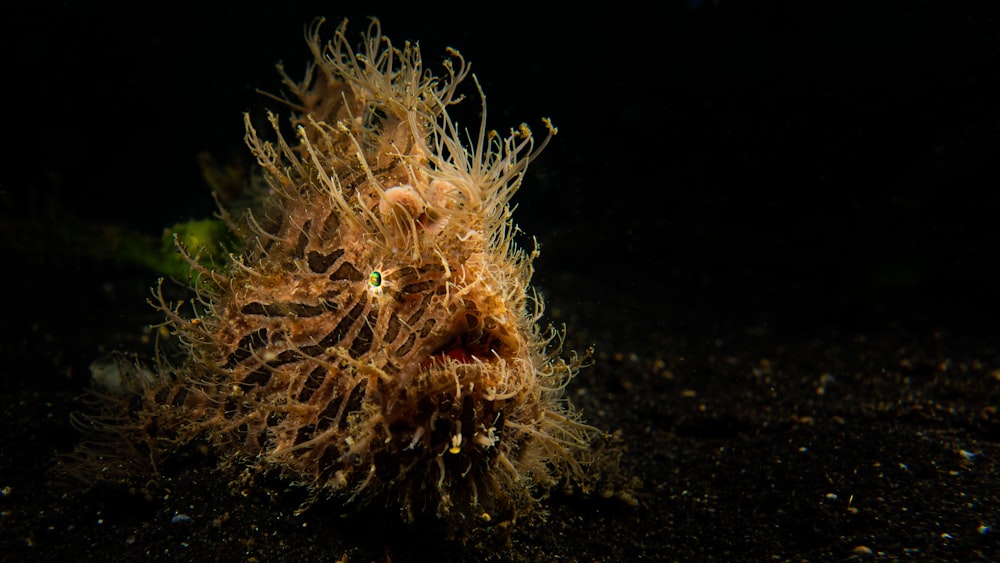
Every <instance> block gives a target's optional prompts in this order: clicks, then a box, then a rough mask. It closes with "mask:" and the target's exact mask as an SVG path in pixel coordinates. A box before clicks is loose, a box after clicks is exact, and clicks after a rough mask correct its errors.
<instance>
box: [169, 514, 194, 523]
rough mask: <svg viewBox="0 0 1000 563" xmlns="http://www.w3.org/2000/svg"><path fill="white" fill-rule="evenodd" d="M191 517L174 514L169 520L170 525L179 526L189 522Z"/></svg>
mask: <svg viewBox="0 0 1000 563" xmlns="http://www.w3.org/2000/svg"><path fill="white" fill-rule="evenodd" d="M190 521H191V517H190V516H188V515H187V514H174V517H173V518H171V519H170V523H171V524H179V523H183V522H190Z"/></svg>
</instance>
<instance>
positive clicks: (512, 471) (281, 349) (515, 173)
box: [71, 21, 598, 525]
mask: <svg viewBox="0 0 1000 563" xmlns="http://www.w3.org/2000/svg"><path fill="white" fill-rule="evenodd" d="M320 23H321V22H317V23H316V24H315V25H314V26H312V27H311V28H310V29H309V31H308V33H307V40H308V44H309V47H310V49H311V50H312V53H313V55H314V57H315V61H314V63H313V64H312V65H311V66H310V67H309V69H308V71H307V73H306V77H305V79H304V80H303V81H301V82H295V81H292V80H290V79H289V78H288V76H287V75H284V72H283V71H282V74H283V75H284V81H285V84H286V85H287V87H288V89H289V90H290V94H291V95H290V97H289V99H288V101H287V102H288V105H289V106H290V107H291V109H292V112H293V115H292V116H291V120H290V127H289V126H287V125H286V124H284V123H282V122H281V120H280V119H279V118H278V117H277V116H276V115H274V114H271V115H269V121H270V124H271V126H272V127H270V128H269V129H271V130H269V131H267V132H266V133H264V132H259V131H258V130H257V129H255V127H254V125H253V124H252V122H251V120H250V117H249V116H247V117H246V131H247V133H246V141H247V144H248V145H249V147H250V149H251V151H252V152H253V154H254V156H255V157H256V160H257V163H258V164H259V167H260V170H261V174H260V178H259V179H262V181H259V182H258V183H259V184H260V186H258V187H259V188H260V189H259V190H258V191H259V192H260V194H259V196H258V197H257V198H256V200H255V202H254V204H253V205H251V206H250V207H249V210H247V211H246V212H244V213H242V214H241V215H240V216H236V215H235V213H228V212H224V213H223V214H224V217H225V218H226V219H227V221H228V222H229V225H230V228H231V229H232V230H233V232H234V233H235V235H236V236H237V238H238V239H239V241H240V244H239V247H240V249H241V250H240V251H239V253H238V254H236V255H234V256H232V258H231V260H230V261H229V263H227V264H225V265H223V266H220V267H212V268H209V267H206V266H204V265H202V263H200V262H199V261H198V260H196V258H195V257H191V265H192V268H194V269H195V270H196V271H197V276H196V277H197V279H196V281H195V282H193V283H192V285H193V287H192V289H193V290H195V292H196V294H197V297H196V298H195V299H192V300H191V302H192V305H191V306H187V305H180V304H171V303H168V302H167V300H166V299H165V298H163V297H162V292H161V291H160V290H159V289H156V290H154V297H155V298H154V304H156V305H157V306H158V307H160V308H161V309H162V311H163V312H164V313H165V315H166V319H167V320H166V324H165V326H166V327H167V328H168V329H170V331H171V332H172V333H173V334H174V335H176V336H177V337H178V338H179V341H180V342H181V343H183V345H184V346H183V350H184V353H183V358H182V359H181V360H179V361H174V362H173V363H171V364H168V362H166V361H160V362H158V363H157V366H158V368H157V369H155V370H150V369H149V368H138V367H136V368H134V369H132V370H131V373H128V372H129V370H127V369H125V370H123V372H122V374H121V377H122V378H124V381H123V382H122V384H121V385H120V386H119V391H121V390H122V389H124V391H122V392H121V393H119V394H118V395H117V396H116V397H110V398H109V400H108V401H107V403H108V405H109V407H108V409H109V410H108V411H107V412H108V413H111V414H105V415H104V416H101V417H87V418H81V419H80V420H81V421H82V423H83V424H84V425H85V426H87V427H89V429H90V430H91V431H94V432H96V433H98V434H103V435H105V436H113V439H108V440H105V441H103V442H102V441H100V440H93V441H90V442H88V444H86V445H83V446H81V447H80V448H78V449H77V451H76V452H75V453H74V454H73V455H72V456H71V457H73V458H75V459H76V460H77V462H78V463H79V464H81V465H82V466H87V467H89V468H91V469H92V473H93V475H94V476H95V478H97V477H96V476H97V475H100V476H102V477H103V478H112V479H119V478H120V479H132V478H135V477H136V476H139V475H146V474H155V473H156V470H157V464H158V462H159V460H162V459H164V458H166V457H168V456H169V455H170V454H171V453H173V452H175V451H177V449H178V448H180V447H181V446H183V445H185V444H188V443H190V442H192V441H195V440H202V441H204V442H205V443H207V444H208V445H209V446H210V447H211V448H212V449H213V450H214V451H216V452H217V453H218V454H219V459H220V465H221V466H222V467H224V468H229V469H235V470H236V471H237V472H239V473H241V474H255V473H272V474H274V473H276V474H279V475H280V476H282V477H284V478H287V479H288V480H291V481H293V482H295V483H297V484H301V485H303V486H305V487H307V488H308V490H309V491H310V492H311V493H313V494H312V495H311V498H317V497H320V496H328V497H333V498H337V499H340V500H341V501H343V502H345V503H347V502H354V503H356V504H362V503H364V502H366V501H370V500H371V499H375V498H382V499H385V500H386V502H387V503H389V504H390V505H394V506H396V507H397V508H398V509H399V510H400V513H401V514H402V515H403V518H404V519H406V520H415V519H419V518H423V517H425V516H427V515H430V516H432V517H434V518H439V519H443V520H445V521H448V522H454V523H456V525H461V524H462V523H468V522H473V521H476V520H490V521H492V523H493V524H494V525H496V524H497V523H498V522H513V521H514V520H516V519H517V518H519V517H521V516H525V515H529V514H531V513H532V512H533V511H534V510H535V507H536V505H537V503H538V501H537V500H536V499H537V498H538V497H539V496H541V493H544V492H545V491H546V490H547V489H549V488H550V487H552V486H553V485H555V484H556V483H558V482H561V481H580V480H583V479H584V476H585V473H586V465H587V464H588V462H589V461H590V454H589V451H590V445H591V442H592V441H593V440H594V439H595V437H596V436H597V435H598V432H597V431H596V430H595V429H594V428H593V427H590V426H588V425H586V424H584V423H583V422H582V421H580V419H579V417H578V415H577V414H576V413H575V412H574V411H573V409H572V407H571V406H570V405H569V404H568V403H567V402H566V401H565V399H564V398H563V397H562V395H563V389H564V388H565V386H566V384H567V382H568V381H569V380H570V378H571V377H572V376H573V375H574V374H575V372H576V371H577V369H578V368H579V367H580V365H581V363H582V362H583V358H582V357H580V356H577V355H576V354H571V355H570V356H569V357H568V358H566V357H563V356H561V353H562V352H561V344H562V339H563V335H562V333H561V332H560V331H556V330H553V329H551V328H548V329H542V328H540V325H539V321H540V318H541V315H542V305H541V300H540V299H539V298H538V297H537V296H536V295H535V294H534V293H533V291H532V289H531V286H530V278H531V275H532V261H533V259H534V258H535V256H536V255H537V250H532V251H530V252H529V251H525V250H523V249H521V248H520V247H519V246H518V245H517V244H516V243H515V241H514V235H515V231H516V229H515V227H514V225H513V222H512V219H511V208H510V206H509V201H510V198H511V196H512V195H513V194H514V192H515V190H517V189H518V187H519V186H520V184H521V180H522V178H523V177H524V174H525V170H526V167H527V165H528V163H529V162H530V161H531V160H532V159H533V158H534V157H535V156H536V155H537V154H538V152H539V151H540V150H541V149H542V148H543V147H544V145H545V143H547V142H548V140H549V138H550V137H551V136H552V134H554V133H555V129H554V128H552V127H551V125H550V124H549V122H548V121H547V120H544V124H545V126H546V128H547V129H548V131H547V134H546V137H545V139H544V141H543V142H541V143H537V144H536V142H535V140H534V138H533V136H532V133H531V131H530V130H529V129H528V127H527V126H524V125H522V126H521V127H520V128H518V129H515V130H513V131H511V133H510V134H509V135H507V136H502V135H497V134H496V133H495V132H492V131H487V130H486V127H485V113H486V111H485V98H484V97H483V118H482V121H481V123H480V126H479V130H478V134H476V135H469V134H468V133H466V132H465V131H464V130H463V131H460V130H459V128H458V125H457V124H456V123H455V122H454V121H453V120H452V119H451V118H450V117H449V113H448V108H449V106H451V105H452V104H454V103H457V102H458V101H459V100H460V96H459V95H458V94H457V87H458V85H459V84H460V83H461V82H462V80H463V79H464V78H466V77H467V75H468V74H469V66H468V65H467V64H466V62H465V61H464V59H462V57H461V56H460V55H459V54H458V53H457V52H455V51H449V58H448V60H447V61H446V62H445V63H444V65H443V73H442V75H441V76H437V75H435V74H433V73H431V72H430V71H429V70H427V69H425V68H424V67H423V64H422V61H421V57H420V52H419V49H418V47H417V46H416V45H414V44H410V43H406V44H404V45H403V46H401V47H399V46H395V45H393V44H392V43H391V42H390V41H389V40H388V39H387V38H385V37H383V36H382V34H381V30H380V28H379V25H378V22H377V21H373V22H372V24H371V26H370V27H369V28H368V31H367V33H366V34H364V36H363V41H362V43H361V46H360V49H359V50H357V51H355V50H354V49H352V48H351V47H350V45H349V43H348V40H347V39H346V36H345V27H346V22H344V24H341V26H340V27H339V28H338V29H337V31H336V32H335V34H334V36H333V39H332V40H331V41H330V42H328V43H326V44H322V43H321V41H320V37H319V28H320V25H319V24H320ZM476 87H477V89H478V83H476ZM479 92H480V95H481V97H482V92H481V90H480V91H479ZM463 139H464V141H463ZM181 250H182V251H183V250H184V249H183V248H182V249H181Z"/></svg>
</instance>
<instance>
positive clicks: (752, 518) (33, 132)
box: [0, 0, 1000, 562]
mask: <svg viewBox="0 0 1000 563" xmlns="http://www.w3.org/2000/svg"><path fill="white" fill-rule="evenodd" d="M679 4H680V5H679V6H678V7H675V8H672V9H669V10H667V13H666V14H665V15H654V14H645V13H643V10H641V9H640V8H638V7H635V8H629V6H627V5H622V4H620V3H611V4H600V5H599V6H598V8H597V9H595V10H594V11H588V12H586V13H583V12H581V13H580V14H576V15H575V16H573V17H578V18H580V19H579V21H578V22H575V21H574V20H572V17H571V15H570V14H566V13H563V12H558V13H540V12H536V11H532V10H530V9H525V8H521V9H516V10H515V9H511V10H509V11H504V12H503V13H498V15H496V17H494V18H491V19H490V20H489V21H488V22H486V23H483V24H482V28H481V31H479V29H480V28H479V26H480V24H478V23H474V22H473V21H472V20H467V19H463V16H462V15H461V14H460V13H457V12H456V13H452V12H447V13H448V14H450V15H449V16H447V17H444V19H441V18H440V17H438V18H431V17H430V16H429V15H428V14H427V10H426V9H417V8H413V7H411V8H409V11H406V10H403V12H399V13H397V12H394V11H392V10H388V9H386V10H385V11H382V12H379V13H378V15H379V16H380V17H381V18H382V21H383V28H384V31H385V32H386V34H387V35H389V36H390V37H393V38H394V39H397V40H402V39H403V38H414V39H420V40H421V45H422V46H423V48H424V54H425V60H426V61H428V64H435V63H436V61H437V60H438V53H440V52H441V49H443V47H444V46H445V45H453V46H455V47H457V48H459V49H460V50H461V51H462V52H463V53H464V54H465V55H466V56H467V57H468V58H469V59H470V60H472V61H473V63H474V65H476V66H475V68H476V71H477V73H478V75H479V77H480V78H481V79H482V80H483V82H484V86H485V87H486V89H487V94H488V95H489V96H490V101H491V124H492V125H493V126H496V127H499V128H502V127H507V126H508V125H513V124H516V123H517V122H518V121H520V120H528V121H529V122H530V123H532V124H535V123H537V121H536V120H535V119H536V118H537V117H538V116H541V115H551V116H552V118H553V120H554V121H555V122H556V124H557V125H558V126H559V127H560V134H559V136H558V137H556V139H555V140H554V142H553V145H552V146H551V147H550V149H549V150H547V152H546V153H545V154H543V156H542V158H541V159H540V160H539V161H538V163H537V164H536V165H535V167H534V168H533V172H532V174H530V175H529V178H528V180H527V181H526V183H525V186H524V188H523V191H522V192H521V193H520V194H519V197H518V198H517V199H518V203H519V205H520V207H519V209H518V213H517V216H518V222H519V223H520V225H521V226H522V227H523V228H524V229H525V231H526V232H528V233H529V234H534V235H537V236H538V238H539V241H540V242H541V243H542V247H543V248H542V250H543V252H542V257H541V259H540V260H539V262H538V263H537V265H538V273H537V275H536V281H537V283H538V285H539V287H540V288H541V290H542V292H543V293H544V295H545V296H546V298H547V301H548V302H549V305H550V307H549V313H550V316H551V318H552V320H553V321H555V322H557V323H562V322H565V323H566V324H567V325H568V328H569V342H568V344H569V345H570V346H573V347H577V348H583V347H586V346H588V345H591V344H593V345H595V347H596V350H597V352H596V358H595V359H596V361H595V364H594V366H593V367H591V368H589V369H587V370H585V371H584V372H583V373H582V374H581V376H580V377H579V378H578V379H577V380H575V382H574V383H573V384H572V386H571V388H570V390H569V393H570V395H571V396H572V398H573V400H574V402H575V403H576V404H577V406H578V407H580V408H581V409H582V410H583V411H584V413H585V415H586V418H587V419H588V420H589V421H590V422H591V423H593V424H595V425H597V426H599V427H601V428H604V429H606V430H608V431H610V432H613V433H614V434H615V435H617V436H619V437H620V440H621V443H622V445H623V446H624V448H625V451H624V454H623V456H622V461H621V469H622V472H623V474H625V475H627V476H629V477H632V478H634V479H633V481H632V482H631V485H632V487H633V489H632V494H633V495H634V497H635V499H637V500H638V506H635V507H633V506H630V505H629V504H628V503H626V502H623V501H622V500H621V499H619V498H610V499H603V498H599V497H596V496H595V498H583V497H580V496H565V495H562V494H554V495H553V497H552V498H549V499H547V500H546V501H545V505H546V506H547V507H548V509H549V510H550V514H549V517H548V521H547V522H546V523H544V524H535V525H530V526H524V527H521V528H519V529H517V531H516V532H515V533H514V534H513V536H512V538H511V543H510V544H509V545H504V544H502V543H487V544H484V543H482V542H473V543H472V544H470V545H467V546H465V547H463V546H461V545H459V544H456V543H452V542H447V541H444V540H442V539H440V538H438V537H437V536H435V535H432V534H428V533H425V531H424V530H421V529H411V528H408V527H406V526H403V525H400V524H398V523H396V515H395V514H394V513H393V511H392V510H379V509H377V507H376V508H373V509H371V510H368V511H364V512H362V513H360V514H357V515H355V516H353V517H351V518H348V519H343V518H340V517H339V516H338V514H339V512H338V511H337V510H335V508H336V507H333V506H329V505H324V504H323V503H320V504H318V505H317V506H315V507H313V508H312V509H311V510H309V511H308V512H306V513H305V514H304V515H302V516H294V515H293V514H292V512H293V510H294V509H295V508H296V506H297V502H298V500H300V499H301V497H300V495H298V494H297V493H296V492H295V491H289V492H282V490H281V488H280V486H279V485H278V484H275V483H271V484H270V486H268V487H261V488H259V489H255V490H250V491H247V494H246V495H245V496H244V495H240V494H238V492H237V494H234V492H233V490H232V488H231V487H230V485H229V483H228V480H227V479H226V478H224V477H220V476H219V475H217V474H216V473H214V472H212V471H211V467H212V459H211V457H210V456H206V455H202V454H199V453H198V452H191V453H190V455H188V456H185V457H183V458H181V459H179V460H178V461H177V462H176V463H174V464H172V466H171V467H169V468H167V471H166V472H165V473H166V474H167V479H166V480H165V481H164V482H163V483H161V484H160V488H159V489H157V493H156V495H155V496H154V497H152V498H145V497H144V495H143V494H129V493H128V492H122V491H116V490H113V489H110V488H98V489H94V490H91V491H83V490H82V489H79V488H76V489H69V490H62V489H59V488H55V487H52V486H51V485H50V483H49V481H50V479H49V475H48V474H47V473H46V472H47V470H48V468H49V467H50V466H51V464H52V460H53V455H54V453H55V452H57V451H66V450H68V449H70V448H71V447H72V446H73V444H74V443H75V441H76V440H77V439H78V438H79V435H78V434H77V433H76V432H75V431H74V430H73V429H72V427H71V425H70V421H69V413H70V412H72V411H73V410H76V409H77V408H78V407H79V403H77V402H76V398H77V396H78V395H79V394H80V393H81V392H82V391H83V390H84V389H85V388H86V386H87V382H88V378H89V373H88V371H87V366H88V365H89V363H90V362H91V361H92V360H94V359H95V358H97V357H99V356H100V355H101V354H103V353H105V352H108V351H111V350H115V349H124V350H133V351H137V352H148V348H149V347H148V345H147V344H144V343H143V342H142V337H143V334H144V333H143V327H144V326H145V325H147V324H149V323H154V322H156V321H157V320H158V319H157V317H156V315H155V313H153V312H152V311H151V309H150V308H148V307H147V306H146V305H145V303H144V299H145V297H146V296H147V294H148V293H147V292H148V287H149V286H150V285H151V284H152V283H153V282H154V281H155V278H156V274H154V273H151V272H149V271H146V270H143V269H141V268H137V267H133V266H128V265H123V264H116V263H114V262H113V261H98V260H93V259H90V258H88V257H87V254H88V251H87V250H86V249H80V248H74V247H72V245H66V244H65V242H64V241H57V240H53V239H55V238H56V237H55V236H54V235H53V234H52V233H53V231H54V229H53V228H52V218H53V217H56V218H57V221H59V222H63V223H66V222H76V224H78V225H79V226H78V227H75V228H79V229H81V230H83V229H89V228H99V227H100V226H109V225H122V226H125V227H128V228H131V229H134V230H136V231H139V232H142V233H145V234H147V235H150V236H156V235H157V234H158V232H159V230H160V229H162V227H164V226H166V225H169V224H171V223H173V222H176V221H181V220H186V219H188V218H191V217H202V216H206V215H208V214H209V213H211V200H210V198H208V197H207V195H206V193H205V188H204V187H203V184H202V183H201V180H200V178H199V176H198V170H197V166H196V155H197V153H198V152H199V151H201V150H206V149H207V150H211V151H213V153H215V154H217V155H218V156H219V157H220V158H221V159H227V158H229V156H228V155H229V154H236V155H242V154H245V151H243V149H242V148H241V147H240V145H239V141H240V138H241V135H242V131H241V126H242V125H241V124H242V122H241V117H240V112H241V111H243V110H251V111H253V112H255V114H260V112H261V111H262V110H261V108H263V107H265V106H272V107H273V104H272V103H271V102H269V101H267V100H266V99H261V97H260V96H258V95H256V94H254V92H253V91H252V88H253V87H254V86H262V87H263V88H265V89H270V90H276V89H277V86H276V81H275V80H274V75H273V73H272V70H271V65H272V63H273V62H275V61H276V60H277V59H279V58H284V60H285V61H286V63H287V66H288V68H289V72H290V73H291V74H292V75H293V76H295V75H297V70H296V69H299V68H301V67H302V64H303V61H304V60H305V54H306V53H305V47H304V44H303V43H302V42H301V41H300V38H301V36H300V33H299V30H300V29H301V26H302V25H303V24H304V23H306V22H307V21H308V20H309V19H310V17H311V16H312V15H314V14H319V13H321V12H320V11H318V10H319V9H316V8H313V9H302V8H298V9H294V10H291V9H289V10H287V11H285V10H277V9H274V8H272V9H268V10H259V11H253V10H246V11H241V12H240V14H233V13H207V12H206V13H204V14H197V15H196V14H187V15H183V14H173V15H174V16H176V18H175V19H171V18H170V17H168V15H169V14H162V16H163V17H162V18H159V19H156V20H155V21H143V22H142V24H141V26H140V24H138V23H136V22H134V21H131V22H130V20H129V17H128V14H124V13H116V12H102V11H100V10H95V9H91V8H88V7H85V6H80V5H76V4H75V3H73V2H69V3H64V4H62V5H60V6H59V7H53V8H39V9H37V10H36V12H38V11H41V12H45V14H44V16H43V15H42V14H39V13H34V14H31V15H26V14H24V17H21V16H22V14H17V13H15V14H14V16H15V17H12V18H11V20H10V21H9V22H6V25H5V27H6V26H9V25H11V23H13V24H14V29H12V30H10V32H9V33H5V34H4V37H5V40H6V41H10V42H11V45H10V49H9V50H8V51H9V52H11V53H13V54H14V55H13V56H14V61H15V63H16V64H17V65H18V66H16V67H15V71H14V72H12V73H11V76H12V77H19V78H18V80H17V82H18V84H19V85H20V86H19V87H18V88H19V90H17V91H16V92H15V93H17V95H19V96H23V98H22V99H21V102H20V103H21V105H16V104H15V105H14V106H12V107H11V108H9V111H11V112H12V113H13V115H12V119H14V122H13V124H12V127H11V131H13V132H14V133H15V135H14V136H12V137H11V139H12V140H13V141H14V142H21V143H22V144H21V145H19V146H21V147H22V148H23V149H24V151H23V154H21V153H20V152H19V151H17V150H15V153H13V155H12V154H11V153H9V152H8V153H7V158H8V159H10V158H11V157H12V156H13V157H14V159H13V161H12V162H10V163H9V164H8V165H7V168H8V169H9V170H12V171H13V172H11V174H10V175H7V176H5V177H4V178H3V181H4V184H3V186H2V194H3V197H4V208H3V210H2V211H3V212H2V214H0V227H2V229H0V232H2V236H3V242H2V243H0V244H2V246H0V249H2V250H3V252H4V253H5V256H7V258H6V260H5V266H4V267H3V271H4V273H3V274H2V275H0V279H2V282H0V283H2V286H0V290H2V293H0V295H2V296H3V303H4V304H3V310H4V315H3V320H2V322H0V351H2V353H3V356H2V357H3V359H4V362H3V364H2V366H3V367H2V370H3V372H4V373H3V379H2V386H0V409H2V411H0V412H2V415H3V419H2V420H3V421H4V427H5V428H4V430H3V432H2V433H0V440H2V442H0V511H2V512H0V559H4V560H10V561H28V560H56V561H69V560H73V561H79V560H88V561H111V560H115V561H133V560H134V561H139V560H142V561H148V560H193V561H202V560H225V561H240V560H256V561H279V560H284V561H319V560H324V561H329V560H336V559H338V558H340V557H342V556H343V555H345V554H346V555H347V557H348V558H349V560H350V561H393V562H400V561H425V560H426V561H432V560H455V561H459V560H461V561H479V560H530V561H556V560H565V561H595V560H599V561H631V560H639V559H648V560H694V561H704V560H728V561H764V560H776V561H784V560H789V561H800V560H811V561H821V560H845V559H852V558H855V559H858V560H912V561H943V560H954V561H979V560H981V561H990V560H997V559H998V558H1000V411H998V409H1000V325H998V323H997V318H998V313H1000V307H998V301H997V298H996V295H995V293H996V288H997V282H996V280H997V277H996V267H995V262H996V259H997V252H996V248H997V246H996V241H997V237H996V233H995V231H996V227H995V224H996V217H997V216H998V212H1000V198H998V196H997V193H1000V191H998V189H997V187H998V186H1000V173H998V167H997V163H998V162H1000V88H998V86H997V75H998V73H1000V64H998V63H1000V35H998V34H997V32H996V21H995V20H994V19H991V18H990V17H989V13H990V6H989V5H987V4H991V3H968V4H966V3H962V6H961V7H958V6H956V5H955V4H959V3H946V2H924V3H913V2H897V3H888V4H885V5H882V7H880V8H878V9H877V10H876V9H874V8H870V7H866V5H865V4H864V3H858V7H857V8H852V7H844V6H843V5H842V4H841V5H840V7H839V8H838V9H837V10H832V9H831V10H829V11H825V10H823V9H821V8H816V7H814V8H810V11H808V12H807V11H801V12H799V11H795V10H790V9H784V8H780V7H777V6H775V5H772V4H770V3H750V4H747V3H745V2H727V1H726V0H722V1H721V2H716V3H712V2H687V3H679ZM737 4H738V5H737ZM751 4H752V5H751ZM993 7H994V8H995V6H993ZM46 10H47V12H46ZM324 10H325V13H326V14H328V17H329V18H330V20H332V23H331V24H329V25H330V27H331V28H332V26H333V23H335V22H336V21H337V20H338V19H339V18H340V16H341V15H342V14H339V13H335V11H334V8H331V7H329V6H328V7H326V8H324ZM440 13H444V12H439V13H437V14H440ZM626 13H628V14H632V16H626V15H622V14H626ZM196 16H197V17H196ZM448 18H451V19H448ZM630 18H631V19H630ZM352 21H353V22H355V24H356V26H357V27H355V28H354V29H355V30H357V29H359V28H360V26H361V25H363V19H362V18H361V17H359V16H358V15H354V16H352ZM137 26H138V27H141V30H139V29H137ZM511 30H516V33H514V39H511V33H512V31H511ZM15 31H17V32H19V33H15ZM247 37H253V38H254V41H247ZM269 38H273V40H271V39H269ZM495 38H496V39H495ZM499 38H506V39H504V40H503V41H501V39H499ZM494 41H497V42H496V43H494ZM140 54H141V56H140ZM137 61H144V62H145V63H148V64H149V65H152V66H150V67H146V66H138V67H137V66H136V65H137ZM557 62H558V63H559V64H556V63H557ZM660 81H663V82H662V83H661V82H660ZM471 111H473V113H472V114H471V115H472V116H473V118H474V116H475V113H474V109H473V110H471ZM143 116H145V117H143ZM466 121H468V120H466ZM43 141H44V143H43ZM109 155H110V156H109ZM15 172H16V173H15ZM86 225H89V227H86Z"/></svg>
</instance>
